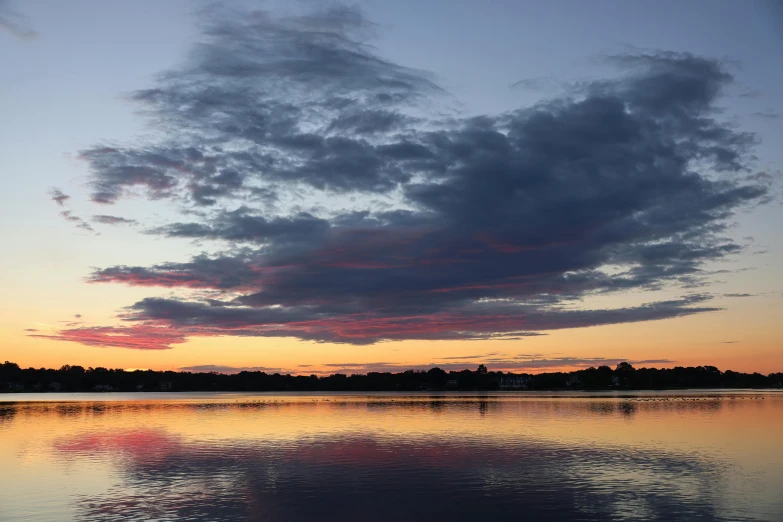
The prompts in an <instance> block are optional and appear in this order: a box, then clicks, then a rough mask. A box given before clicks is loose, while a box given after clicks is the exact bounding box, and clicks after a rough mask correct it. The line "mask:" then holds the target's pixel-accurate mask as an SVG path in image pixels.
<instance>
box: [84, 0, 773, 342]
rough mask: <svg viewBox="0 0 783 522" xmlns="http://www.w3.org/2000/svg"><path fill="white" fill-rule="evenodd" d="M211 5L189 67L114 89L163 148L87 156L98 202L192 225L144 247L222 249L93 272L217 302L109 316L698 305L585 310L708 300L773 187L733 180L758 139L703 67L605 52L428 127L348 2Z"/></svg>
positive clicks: (415, 88) (394, 326)
mask: <svg viewBox="0 0 783 522" xmlns="http://www.w3.org/2000/svg"><path fill="white" fill-rule="evenodd" d="M206 15H207V16H205V21H204V24H203V31H204V37H203V38H202V39H201V40H200V43H199V44H198V45H196V46H195V47H194V49H193V51H192V53H191V54H190V57H189V58H188V60H187V61H186V62H185V63H184V64H182V65H181V66H180V67H177V68H174V69H172V70H170V71H166V72H164V73H163V74H161V75H160V79H159V81H158V84H157V85H155V86H154V87H153V88H151V89H147V90H143V91H137V92H135V93H133V94H132V95H131V99H132V100H134V101H135V102H137V103H139V104H140V105H141V106H142V107H143V110H144V111H145V112H146V113H148V114H149V115H150V117H151V121H153V122H155V125H157V130H158V131H159V132H158V133H157V134H156V136H157V137H156V138H155V139H150V140H149V142H148V143H147V144H146V145H142V146H138V147H126V148H123V147H104V146H101V145H96V146H95V147H93V148H90V149H88V150H86V151H83V153H82V158H83V159H84V160H86V161H87V163H88V165H89V167H90V170H91V187H92V189H93V194H92V197H93V199H94V200H95V201H98V202H102V203H107V204H108V203H113V202H115V201H117V200H118V199H120V198H124V197H126V196H129V195H131V194H133V193H134V192H139V193H140V194H142V195H143V196H145V197H147V198H150V199H152V200H157V199H164V200H173V201H176V202H178V203H180V204H184V205H185V206H186V208H188V209H189V212H188V213H187V214H186V215H188V216H189V217H188V220H183V221H178V222H174V223H170V224H167V225H164V226H160V227H157V228H154V229H151V230H148V231H147V232H148V233H150V234H154V235H160V236H164V237H186V238H192V239H196V240H204V241H212V240H218V241H219V243H217V244H219V245H222V247H223V248H225V250H223V251H221V252H219V253H218V254H215V255H211V256H210V255H200V256H196V257H194V258H193V259H191V260H189V261H186V262H169V263H163V264H159V265H155V266H150V267H141V266H115V267H109V268H104V269H100V270H97V271H96V272H94V273H93V274H91V275H90V276H89V280H90V281H91V282H122V283H126V284H132V285H137V286H164V287H172V288H173V287H182V288H185V289H188V288H190V289H199V290H200V291H203V290H214V291H215V292H217V293H218V294H219V295H218V296H217V297H215V295H210V297H209V298H208V299H202V298H200V297H199V295H198V294H194V295H193V296H192V298H186V297H181V298H179V299H145V300H142V301H140V302H138V303H136V304H135V305H132V306H130V307H129V308H128V310H127V311H126V312H125V313H124V314H123V317H124V319H125V320H127V321H138V322H140V323H139V324H145V325H150V324H151V325H158V326H165V327H171V328H177V329H180V331H185V329H187V331H188V335H202V334H203V335H221V334H230V335H259V336H294V337H298V338H300V339H311V340H317V341H334V342H350V343H357V344H366V343H372V342H376V341H380V340H394V339H519V338H523V337H525V336H528V335H531V333H533V332H537V331H545V330H550V329H558V328H575V327H586V326H594V325H602V324H614V323H621V322H629V321H643V320H657V319H665V318H671V317H680V316H684V315H689V314H693V313H700V312H706V311H714V310H716V308H715V307H711V306H708V305H707V304H706V301H707V296H705V295H686V296H685V297H683V298H681V299H675V300H669V301H666V302H654V303H649V304H647V305H643V306H637V307H628V308H622V309H616V310H592V309H585V308H586V307H584V306H583V305H579V303H580V302H581V301H583V300H585V299H589V297H590V296H592V295H596V294H610V293H618V292H627V291H631V290H642V291H644V290H658V289H663V288H680V289H682V290H684V291H690V290H693V289H703V288H705V287H707V286H709V284H710V283H711V282H712V279H711V277H712V276H713V275H714V272H710V271H708V270H706V268H705V265H706V264H707V263H709V262H714V261H720V260H722V259H726V258H727V257H730V256H732V255H735V254H737V253H739V252H741V251H742V250H743V248H745V246H743V245H741V244H738V243H737V242H736V241H735V240H733V239H732V238H731V237H730V234H729V225H730V223H731V222H732V218H733V216H734V215H735V213H736V212H737V211H739V210H741V209H747V208H750V207H753V206H755V205H758V204H761V203H763V202H765V201H768V200H769V199H770V198H771V197H772V196H771V189H770V183H771V181H770V179H767V178H763V179H762V178H761V177H759V176H754V175H749V173H750V172H752V171H753V151H754V146H755V144H756V141H757V138H756V137H755V136H754V135H751V134H748V133H743V132H740V131H738V130H737V129H736V128H735V127H733V126H732V125H730V124H729V123H726V122H725V121H723V120H722V119H721V115H720V111H719V110H718V102H719V100H720V98H721V96H722V95H723V92H724V91H725V90H726V88H727V87H728V86H730V85H731V84H732V82H733V77H732V75H731V74H730V73H729V72H728V71H727V70H726V69H725V68H724V67H723V66H722V65H721V63H720V62H718V61H716V60H712V59H709V58H703V57H697V56H693V55H690V54H687V53H671V52H651V53H644V54H636V55H630V54H629V55H623V56H615V57H612V58H609V59H608V61H609V62H610V63H612V64H613V65H614V66H616V67H617V68H618V70H619V76H617V77H615V78H611V79H607V80H599V81H591V82H582V83H580V84H579V86H578V88H574V89H571V91H570V92H569V93H568V94H566V95H563V96H562V97H557V98H554V99H550V100H547V101H544V102H541V103H538V104H536V105H534V106H532V107H523V108H518V109H516V110H512V111H509V112H506V113H503V114H499V115H483V116H477V117H470V118H451V119H448V120H446V121H444V120H443V119H442V118H436V117H434V116H431V115H430V116H427V114H429V113H428V112H427V107H428V104H429V102H431V101H433V100H436V101H437V99H438V96H439V94H440V93H442V90H441V89H440V88H439V87H438V86H437V85H436V84H435V83H434V81H433V79H432V77H431V76H430V75H428V74H426V73H422V72H420V71H415V70H412V69H409V68H406V67H403V66H400V65H397V64H394V63H390V62H388V61H387V60H384V59H383V58H381V57H380V56H379V55H378V54H377V53H376V51H375V49H373V48H372V47H370V46H369V45H367V44H366V42H365V41H364V40H362V38H364V37H365V35H366V34H368V33H370V32H372V30H373V26H372V24H370V23H369V22H368V21H366V20H365V19H364V17H363V15H362V14H361V12H360V11H358V10H357V9H354V8H336V9H332V10H327V11H320V12H317V13H315V14H300V15H296V16H288V17H282V18H281V17H275V16H273V15H272V14H270V13H265V12H256V13H252V14H247V13H245V14H237V13H234V12H226V11H224V10H220V9H217V10H215V9H213V10H208V11H206ZM424 102H428V103H424ZM160 136H163V137H162V138H160ZM379 198H380V199H379ZM380 200H382V201H383V203H382V204H381V203H378V201H380ZM303 201H315V202H318V203H317V204H314V205H313V206H312V208H310V210H302V208H304V206H302V202H303ZM338 201H339V203H338ZM345 201H350V205H351V208H349V209H343V205H346V203H344V202H345ZM316 207H317V208H316ZM577 305H579V306H577ZM175 338H176V339H177V342H179V337H175Z"/></svg>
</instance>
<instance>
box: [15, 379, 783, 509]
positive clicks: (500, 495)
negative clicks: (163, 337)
mask: <svg viewBox="0 0 783 522" xmlns="http://www.w3.org/2000/svg"><path fill="white" fill-rule="evenodd" d="M0 401H4V402H0V520H2V521H14V522H17V521H47V522H48V521H57V522H60V521H68V520H84V521H99V520H139V521H141V520H143V521H151V520H155V521H169V520H172V521H173V520H198V521H213V520H214V521H217V520H238V521H296V520H308V521H309V520H341V521H351V520H378V521H395V522H399V521H413V520H427V521H429V520H433V521H435V520H437V521H462V520H466V521H476V520H500V519H513V520H585V521H588V520H589V521H593V520H594V521H608V520H663V521H677V520H688V521H691V520H767V521H776V522H780V521H783V394H781V393H779V392H737V391H732V392H694V393H687V392H684V393H677V394H672V393H651V394H644V393H639V394H632V395H625V396H620V395H613V394H598V395H588V394H582V395H571V396H568V395H556V394H555V395H553V394H549V395H547V394H538V395H536V394H521V393H520V394H487V395H475V394H441V395H431V394H418V395H399V394H396V395H392V394H331V395H329V394H313V395H286V394H278V395H268V394H257V395H252V394H251V395H247V394H243V395H238V394H171V393H168V394H161V395H155V394H39V395H21V394H20V395H0ZM12 401H14V402H12Z"/></svg>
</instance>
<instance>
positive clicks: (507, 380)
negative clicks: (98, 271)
mask: <svg viewBox="0 0 783 522" xmlns="http://www.w3.org/2000/svg"><path fill="white" fill-rule="evenodd" d="M781 387H783V373H771V374H769V375H762V374H760V373H741V372H734V371H731V370H727V371H725V372H722V371H720V370H719V369H718V368H716V367H714V366H695V367H681V366H677V367H675V368H634V367H633V366H632V365H631V364H629V363H627V362H622V363H620V364H618V365H617V366H616V367H615V368H610V367H609V366H599V367H597V368H595V367H591V368H587V369H583V370H576V371H573V372H550V373H539V374H526V373H516V374H515V373H510V372H506V373H504V372H502V371H489V370H488V369H487V368H486V367H485V366H484V365H480V366H479V367H478V368H477V369H476V370H468V369H465V370H461V371H449V372H447V371H445V370H443V369H441V368H437V367H435V368H430V369H429V370H426V371H425V370H408V371H405V372H399V373H389V372H369V373H367V374H354V375H346V374H341V373H337V374H333V375H328V376H317V375H309V376H306V375H287V374H286V375H283V374H279V373H272V374H268V373H264V372H247V371H245V372H240V373H236V374H223V373H216V372H212V373H191V372H174V371H152V370H135V371H125V370H123V369H107V368H100V367H99V368H84V367H82V366H70V365H65V366H62V367H60V368H59V369H47V368H38V369H36V368H20V367H19V365H17V364H15V363H12V362H8V361H6V362H5V363H4V364H2V366H0V390H2V391H4V392H89V391H123V392H131V391H416V390H498V389H529V390H557V389H574V390H605V389H627V390H641V389H674V388H781Z"/></svg>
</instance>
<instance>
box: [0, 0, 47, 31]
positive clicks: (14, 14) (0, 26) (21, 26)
mask: <svg viewBox="0 0 783 522" xmlns="http://www.w3.org/2000/svg"><path fill="white" fill-rule="evenodd" d="M0 31H5V32H7V33H10V34H11V35H13V36H15V37H17V38H19V39H21V40H32V39H34V38H37V37H38V33H37V32H36V31H35V30H33V29H32V27H31V26H30V22H29V20H28V19H27V17H26V16H24V15H23V14H21V13H20V12H19V11H16V10H15V9H14V7H13V5H12V2H11V0H0Z"/></svg>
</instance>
